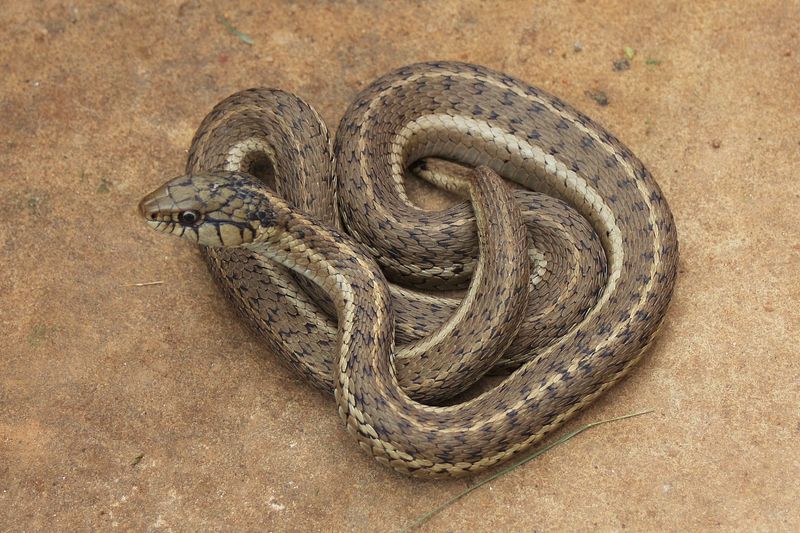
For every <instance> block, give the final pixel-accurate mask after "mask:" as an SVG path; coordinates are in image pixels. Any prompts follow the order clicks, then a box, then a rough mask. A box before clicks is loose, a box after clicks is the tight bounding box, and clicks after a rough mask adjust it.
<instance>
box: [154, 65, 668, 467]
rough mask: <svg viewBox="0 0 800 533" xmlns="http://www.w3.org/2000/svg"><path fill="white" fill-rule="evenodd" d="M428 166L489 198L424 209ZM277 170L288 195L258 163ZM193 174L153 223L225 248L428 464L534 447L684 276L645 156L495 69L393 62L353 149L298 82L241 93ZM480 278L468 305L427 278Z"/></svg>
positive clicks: (287, 336) (248, 294)
mask: <svg viewBox="0 0 800 533" xmlns="http://www.w3.org/2000/svg"><path fill="white" fill-rule="evenodd" d="M430 157H436V158H444V159H445V160H453V161H457V162H460V163H463V164H466V165H469V166H472V167H477V170H467V169H465V168H463V167H460V166H456V165H454V164H453V163H448V162H446V161H440V160H439V159H428V158H430ZM415 162H417V163H416V165H417V171H418V172H419V173H420V175H422V176H423V177H425V178H426V179H430V180H432V181H435V182H439V183H440V184H444V185H445V186H448V187H452V188H453V189H455V190H457V191H459V192H460V193H461V194H462V195H464V196H468V197H469V198H470V202H463V203H458V204H457V205H454V206H452V207H450V208H447V209H444V210H441V211H435V212H431V211H425V210H422V209H419V208H417V207H416V206H414V205H413V204H412V202H411V201H410V200H409V198H408V197H407V195H406V192H405V187H404V171H405V170H406V169H407V168H408V167H409V166H410V165H412V164H415ZM264 168H268V169H269V170H270V172H268V173H269V174H272V175H273V176H274V186H275V189H276V191H277V194H276V193H274V192H273V191H272V190H271V189H269V188H267V187H266V186H265V185H264V184H263V182H262V181H259V180H258V179H256V178H254V177H252V176H251V175H249V174H248V172H251V171H252V172H256V171H257V170H261V169H264ZM459 169H461V170H459ZM186 172H187V175H186V176H183V177H180V178H176V179H174V180H171V181H170V182H168V183H167V184H166V185H164V186H162V187H160V188H159V189H157V190H155V191H153V192H152V193H151V194H149V195H148V196H147V197H145V198H144V199H143V200H142V202H141V203H140V211H141V212H142V215H143V216H144V217H145V219H146V220H147V221H148V224H149V225H151V226H152V227H154V228H155V229H158V230H159V231H162V232H168V233H175V234H179V235H182V236H184V237H186V238H189V239H190V240H193V241H195V242H198V243H200V244H201V245H203V246H204V247H206V248H205V251H206V256H207V258H208V263H209V266H210V268H211V270H212V272H213V273H214V275H215V277H216V278H217V279H218V280H219V281H220V283H221V285H222V287H223V288H224V289H225V292H226V294H227V295H228V296H229V297H230V298H231V299H232V300H233V301H234V303H235V305H236V306H237V307H238V308H239V310H240V311H241V312H242V313H243V314H244V315H245V316H246V317H247V318H248V320H249V321H250V322H251V324H253V325H254V326H255V327H256V329H258V330H259V331H260V332H261V333H262V334H263V335H264V337H265V338H266V339H267V340H268V342H269V344H270V345H271V346H272V348H273V349H274V350H275V351H277V352H279V353H281V354H282V355H284V356H285V357H286V358H287V359H288V360H289V361H290V362H291V363H292V364H293V365H294V366H295V367H296V368H297V369H298V370H300V371H301V372H302V373H303V374H305V375H306V376H307V377H309V378H310V379H311V380H312V381H313V382H315V383H316V384H317V385H319V386H321V387H325V388H328V389H333V390H334V391H335V395H336V399H337V404H338V408H339V413H340V415H341V416H342V418H343V419H344V420H345V422H346V425H347V428H348V430H349V431H350V432H351V433H352V434H353V435H355V437H356V438H357V440H358V441H359V443H360V445H361V447H362V448H364V449H365V450H367V451H368V452H369V453H371V454H372V455H373V456H375V458H376V459H378V460H379V461H381V462H384V463H387V464H389V465H390V466H392V467H393V468H395V469H396V470H398V471H402V472H405V473H409V474H412V475H417V476H445V475H453V476H455V475H463V474H467V473H471V472H476V471H479V470H481V469H483V468H486V467H489V466H491V465H494V464H496V463H498V462H500V461H503V460H505V459H507V458H509V457H511V456H512V455H514V454H515V453H518V452H520V451H522V450H524V449H526V448H528V447H529V446H531V445H532V444H533V443H535V442H536V441H538V440H539V439H541V438H542V437H543V436H544V435H545V434H546V433H547V432H549V431H550V430H552V429H554V428H555V427H557V426H558V425H559V424H561V423H562V422H563V421H564V420H566V419H567V418H568V417H569V416H571V415H572V414H574V413H575V412H576V411H577V410H579V409H580V408H581V407H583V406H585V405H587V404H588V403H589V402H591V401H592V400H593V399H594V398H596V397H597V396H598V395H600V394H601V393H602V392H603V391H604V390H606V389H607V388H608V387H610V386H611V385H612V384H614V383H615V382H616V381H618V380H619V379H620V378H621V377H622V376H623V375H624V374H625V373H626V372H627V371H628V370H629V369H630V368H631V367H632V366H633V365H634V364H635V363H636V362H637V361H638V360H639V359H640V357H641V355H642V352H643V350H644V349H645V348H646V347H647V345H648V344H649V343H650V341H651V340H652V338H653V336H654V335H655V333H656V331H657V329H658V327H659V325H660V324H661V322H662V320H663V317H664V314H665V312H666V308H667V306H668V303H669V300H670V297H671V294H672V289H673V285H674V280H675V275H676V266H677V258H678V247H677V236H676V231H675V228H674V223H673V219H672V215H671V213H670V210H669V207H668V205H667V202H666V200H665V199H664V197H663V196H662V194H661V191H660V189H659V187H658V185H657V184H656V183H655V181H654V180H653V178H652V176H651V175H650V173H649V172H648V171H647V170H646V169H645V167H644V166H643V165H642V163H641V162H640V161H639V160H638V159H637V158H636V157H635V156H634V155H633V154H632V153H631V152H630V151H629V150H628V149H627V148H626V147H625V146H623V145H622V144H621V143H620V142H619V141H618V140H617V139H616V138H615V137H614V136H612V135H611V134H610V133H608V132H607V131H606V130H605V129H603V128H602V127H601V126H599V125H598V124H596V123H595V122H593V121H592V120H591V119H589V118H588V117H586V116H585V115H583V114H582V113H580V112H578V111H576V110H574V109H573V108H571V107H570V106H568V105H567V104H565V103H564V102H562V101H561V100H559V99H558V98H556V97H554V96H551V95H549V94H547V93H545V92H544V91H541V90H539V89H537V88H534V87H531V86H529V85H527V84H525V83H523V82H521V81H519V80H516V79H515V78H512V77H510V76H507V75H505V74H502V73H498V72H494V71H491V70H489V69H486V68H483V67H479V66H475V65H469V64H464V63H453V62H437V63H421V64H416V65H411V66H407V67H403V68H400V69H397V70H395V71H393V72H391V73H389V74H387V75H385V76H383V77H381V78H380V79H378V80H377V81H375V82H374V83H372V84H371V85H370V86H369V87H367V88H366V89H365V90H364V91H362V92H361V94H360V95H359V96H357V98H356V99H355V101H354V102H353V103H352V104H351V106H350V108H349V109H348V111H347V112H346V113H345V115H344V117H343V118H342V120H341V123H340V125H339V128H338V131H337V135H336V143H335V147H334V149H333V151H331V149H330V141H329V136H328V132H327V129H326V128H325V125H324V124H323V123H322V121H321V120H320V119H319V117H318V115H317V114H316V113H315V112H314V111H313V109H311V108H310V107H309V106H308V105H307V104H305V103H304V102H303V101H302V100H300V99H299V98H297V97H296V96H293V95H291V94H288V93H285V92H283V91H279V90H274V89H251V90H248V91H242V92H240V93H237V94H235V95H233V96H231V97H229V98H227V99H225V100H223V101H222V102H221V103H220V104H218V105H217V106H216V107H215V108H214V110H212V112H211V113H210V114H209V115H208V116H207V117H206V118H205V119H204V121H203V122H202V124H201V126H200V128H199V129H198V132H197V134H196V135H195V138H194V140H193V142H192V147H191V149H190V154H189V160H188V162H187V168H186ZM256 173H258V172H256ZM497 175H499V176H502V177H503V178H506V179H507V180H510V181H511V182H515V183H516V184H518V185H519V186H521V187H522V188H524V189H526V190H522V191H520V190H511V189H510V188H509V187H508V186H507V185H505V184H504V183H503V182H502V181H501V180H500V179H499V178H498V177H497ZM337 182H338V183H337ZM531 191H535V192H531ZM335 206H338V211H337V208H336V207H335ZM338 215H340V216H341V221H340V217H339V216H338ZM526 226H527V229H528V239H526V238H525V235H524V234H525V231H524V229H523V228H525V227H526ZM342 227H344V228H345V229H346V232H347V234H348V235H349V236H348V235H346V234H344V233H343V231H342ZM476 228H477V229H476ZM528 241H530V243H531V246H530V249H528V246H527V245H528ZM478 249H480V254H478ZM529 257H530V259H531V265H530V266H529V265H528V264H527V263H528V258H529ZM554 263H556V264H560V265H562V267H560V268H553V264H554ZM290 271H291V273H294V276H293V275H292V274H291V273H290ZM387 278H388V280H389V281H391V282H397V283H402V284H405V285H407V286H411V287H412V289H409V288H399V287H395V286H394V285H391V286H390V285H389V284H388V283H387V281H386V280H387ZM470 279H471V280H472V281H469V280H470ZM306 280H311V281H312V282H313V286H312V285H311V284H309V283H307V281H306ZM529 281H530V287H529V286H528V282H529ZM466 283H469V286H468V289H467V291H466V293H465V296H464V299H463V301H462V302H461V303H460V304H459V303H458V301H457V300H454V299H448V298H441V297H437V296H431V295H430V294H428V293H420V292H418V291H417V290H416V289H431V288H435V289H438V288H454V287H455V288H458V287H463V286H464V285H465V284H466ZM526 304H527V310H526ZM330 312H333V313H335V315H336V316H337V317H338V325H337V320H336V318H334V317H332V316H330ZM395 315H396V318H397V327H396V330H397V331H395V319H394V318H395ZM395 335H397V339H398V340H401V341H402V342H403V345H402V346H398V347H397V348H396V347H395ZM543 339H544V340H543ZM395 352H396V353H395ZM498 361H499V363H500V364H502V365H505V366H508V367H510V368H516V369H515V370H513V372H512V373H511V374H510V375H509V376H508V377H507V378H505V379H504V380H503V382H502V383H501V384H500V385H498V386H497V387H495V388H493V389H491V390H489V391H487V392H484V393H483V394H481V395H479V396H477V397H475V398H472V399H470V400H467V401H465V402H461V403H456V404H453V405H439V406H434V405H430V404H429V403H422V402H427V401H429V400H431V401H438V400H441V399H443V398H447V397H449V396H452V395H453V394H455V393H457V392H460V391H461V390H463V388H464V387H465V386H468V385H469V384H471V383H473V382H474V381H475V380H476V379H477V377H479V376H480V375H481V374H482V373H483V372H485V371H486V370H488V368H490V367H491V366H492V365H494V364H495V363H496V362H498ZM476 376H477V377H476Z"/></svg>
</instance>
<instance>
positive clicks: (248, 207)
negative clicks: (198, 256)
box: [139, 172, 276, 246]
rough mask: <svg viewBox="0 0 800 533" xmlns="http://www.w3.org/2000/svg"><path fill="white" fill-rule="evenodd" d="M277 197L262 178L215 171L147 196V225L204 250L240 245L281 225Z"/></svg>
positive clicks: (144, 201)
mask: <svg viewBox="0 0 800 533" xmlns="http://www.w3.org/2000/svg"><path fill="white" fill-rule="evenodd" d="M270 196H271V194H270V193H269V191H268V189H266V187H265V186H264V185H262V184H261V183H260V182H259V181H258V180H257V179H256V178H254V177H252V176H249V175H247V174H243V173H239V172H210V173H206V174H197V175H189V176H181V177H179V178H175V179H173V180H170V181H169V182H167V183H166V184H164V185H162V186H161V187H159V188H158V189H156V190H155V191H153V192H151V193H150V194H148V195H147V196H145V197H144V198H143V199H142V201H141V202H140V203H139V213H141V215H142V217H144V219H145V221H146V222H147V224H148V225H149V226H150V227H151V228H153V229H155V230H156V231H160V232H162V233H172V234H174V235H178V236H181V237H184V238H186V239H189V240H191V241H193V242H196V243H198V244H202V245H204V246H239V245H242V244H247V243H250V242H252V241H253V240H254V239H255V238H256V237H257V236H258V234H259V233H262V232H264V231H266V230H269V229H270V228H271V227H272V226H274V225H275V218H276V217H275V209H274V206H273V204H272V203H271V202H270V201H269V198H268V197H270Z"/></svg>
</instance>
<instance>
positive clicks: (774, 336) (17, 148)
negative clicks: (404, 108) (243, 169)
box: [0, 0, 800, 531]
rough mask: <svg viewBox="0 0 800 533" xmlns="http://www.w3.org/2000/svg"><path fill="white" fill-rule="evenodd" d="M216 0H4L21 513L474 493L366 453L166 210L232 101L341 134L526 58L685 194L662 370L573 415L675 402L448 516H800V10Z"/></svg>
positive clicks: (195, 509) (0, 461) (245, 516)
mask: <svg viewBox="0 0 800 533" xmlns="http://www.w3.org/2000/svg"><path fill="white" fill-rule="evenodd" d="M211 4H212V3H211V2H199V1H191V0H190V1H184V2H180V1H173V2H165V3H164V4H163V7H162V9H161V10H159V11H155V10H153V9H152V6H154V5H155V4H152V3H150V2H141V3H139V4H137V3H136V2H131V1H121V2H111V1H104V2H57V1H40V2H9V3H8V4H7V5H4V7H3V9H2V10H0V69H1V71H2V78H1V79H0V98H1V100H0V117H1V118H2V120H1V121H0V168H2V172H0V184H1V185H2V191H1V192H2V194H0V246H1V247H2V248H0V260H1V261H2V267H3V275H2V279H0V334H1V335H2V338H3V349H2V358H0V530H9V531H10V530H28V531H32V530H43V529H48V530H52V529H61V530H76V529H82V530H85V529H108V528H111V527H115V526H116V527H119V528H122V529H126V530H157V529H165V530H190V531H191V530H208V529H215V530H222V529H227V530H272V531H286V530H312V529H318V530H355V531H367V530H396V529H400V528H401V527H403V526H404V525H406V524H408V523H409V521H410V520H412V519H413V518H415V517H416V516H418V515H419V514H421V513H423V512H425V511H427V510H429V509H431V508H432V507H434V506H435V505H436V504H438V503H441V502H442V501H443V500H445V499H447V498H448V497H449V496H450V495H453V494H455V493H456V492H458V491H460V490H462V489H464V488H465V487H467V486H469V485H470V483H472V482H473V481H469V480H457V481H448V482H441V481H438V482H421V481H417V480H412V479H407V478H404V477H401V476H399V475H396V474H394V473H393V472H391V471H389V470H387V469H386V468H384V467H381V466H380V465H378V464H377V463H375V462H374V461H372V460H371V459H369V458H368V457H367V456H366V455H364V454H363V453H362V452H361V451H360V450H359V449H358V447H357V446H355V445H354V443H353V442H352V441H351V439H350V437H349V436H348V435H347V434H346V432H345V431H344V430H343V428H342V427H341V424H340V421H339V419H338V417H337V416H336V413H335V409H334V406H333V402H332V400H331V399H330V398H329V397H327V396H325V395H323V394H321V393H319V392H317V391H315V390H313V389H311V388H310V387H309V386H308V385H307V384H305V383H304V382H302V381H301V380H300V379H298V378H297V377H296V376H295V375H294V374H293V373H291V372H290V371H289V370H287V369H286V368H285V367H284V366H282V365H281V364H280V363H279V362H278V361H277V359H276V358H275V357H273V356H272V355H271V354H270V353H267V351H266V350H265V348H264V347H263V346H262V345H261V343H260V342H259V339H258V338H257V337H256V336H255V335H254V334H252V333H251V332H250V331H249V330H248V329H247V328H246V327H245V326H244V325H242V324H241V323H240V321H239V320H237V318H236V317H235V316H234V315H233V314H232V312H231V308H230V307H229V306H228V305H227V304H226V302H225V300H224V299H223V298H222V296H221V294H220V292H219V291H218V290H217V288H216V287H215V286H214V284H213V282H212V279H211V277H210V276H209V274H208V272H207V271H206V269H205V266H204V264H203V263H202V261H201V258H200V255H199V253H198V251H197V250H196V249H195V248H193V247H192V246H190V245H189V244H188V243H185V242H182V241H178V240H176V239H167V238H164V237H162V236H159V235H157V234H156V233H154V232H152V231H150V230H148V229H147V228H146V227H145V226H144V224H142V222H141V221H140V220H139V218H138V215H137V212H136V204H137V202H138V200H139V198H140V197H141V196H142V195H143V194H144V193H145V192H148V191H149V190H151V189H152V188H153V187H155V186H156V185H158V184H160V183H161V182H162V181H164V180H165V179H166V178H169V177H172V176H174V175H177V174H179V173H180V171H181V169H182V167H183V164H184V161H185V158H186V150H187V148H188V145H189V141H190V139H191V137H192V134H193V132H194V130H195V128H196V127H197V125H198V124H199V122H200V120H201V119H202V117H203V116H204V115H205V113H206V112H208V111H209V110H210V109H211V107H212V106H213V105H214V104H215V103H216V102H217V101H219V100H220V99H221V98H223V97H225V96H227V95H228V94H230V93H232V92H234V91H237V90H239V89H243V88H246V87H251V86H259V85H266V86H276V87H281V88H283V89H287V90H291V91H294V92H296V93H297V94H299V95H301V96H302V97H303V98H305V99H306V100H308V101H309V102H310V103H311V104H312V105H314V106H315V107H316V108H317V109H318V110H319V111H320V113H321V114H322V116H323V117H324V118H325V120H326V121H327V123H328V124H329V125H330V126H331V128H332V129H333V128H335V125H336V123H337V121H338V119H339V118H340V117H341V114H342V113H343V112H344V110H345V109H346V107H347V105H348V103H349V102H350V100H351V99H352V98H353V97H354V95H355V94H356V92H357V91H358V90H359V89H360V88H362V87H363V86H364V85H365V84H367V83H369V82H370V81H371V80H373V79H375V78H376V77H377V76H378V75H380V74H382V73H384V72H386V71H388V70H390V69H392V68H394V67H397V66H400V65H403V64H406V63H411V62H415V61H420V60H426V59H456V60H466V61H470V62H474V63H479V64H483V65H486V66H489V67H492V68H495V69H499V70H502V71H505V72H508V73H510V74H513V75H515V76H517V77H519V78H522V79H524V80H526V81H529V82H530V83H532V84H534V85H538V86H541V87H542V88H544V89H546V90H548V91H550V92H552V93H555V94H556V95H558V96H560V97H562V98H563V99H564V100H566V101H568V102H570V103H572V104H573V105H574V106H576V107H577V108H579V109H581V110H582V111H584V112H586V113H587V114H589V115H590V116H592V117H594V118H596V119H597V120H599V121H600V122H601V123H603V124H604V125H605V126H606V127H608V128H609V129H610V130H611V131H613V132H614V133H615V134H616V135H617V136H619V137H620V138H621V139H622V140H623V142H625V143H626V144H627V145H628V146H629V147H630V148H631V149H632V150H633V151H634V152H635V153H636V154H637V155H638V156H639V157H640V158H641V159H642V160H643V161H644V162H645V164H647V165H648V167H649V168H650V170H651V171H652V173H653V174H654V176H655V177H656V179H657V180H658V181H659V183H660V185H661V187H662V189H663V190H664V194H665V196H666V197H667V199H668V200H669V202H670V204H671V206H672V209H673V211H674V214H675V217H676V220H677V227H678V231H679V238H680V246H681V269H680V275H679V279H678V284H677V289H676V292H675V297H674V302H673V305H672V307H671V309H670V311H669V314H668V316H667V319H666V323H665V325H664V327H663V329H662V331H661V335H660V337H659V340H658V341H657V343H656V344H655V346H654V347H653V349H652V350H650V352H649V354H648V356H647V357H646V359H645V360H644V361H643V362H642V363H641V365H640V366H639V367H638V368H637V369H636V370H634V372H633V373H632V375H630V377H629V378H628V379H626V380H625V381H624V382H623V383H622V384H621V385H619V386H617V387H615V388H614V389H613V390H612V391H611V392H610V393H609V394H607V395H606V396H604V397H603V398H602V399H601V400H600V401H598V402H597V403H596V404H594V405H593V406H592V407H590V408H589V409H587V410H586V411H585V412H583V413H582V414H581V415H580V416H579V417H578V418H577V419H575V420H573V421H572V422H570V423H569V424H568V425H567V427H565V428H563V429H562V430H561V431H560V432H559V433H560V434H563V433H565V432H567V431H569V430H571V429H576V428H578V427H579V426H581V425H583V424H585V423H587V422H591V421H594V420H598V419H602V418H607V417H610V416H615V415H620V414H625V413H629V412H633V411H638V410H642V409H653V410H654V413H652V414H650V415H648V416H642V417H639V418H635V419H631V420H627V421H624V422H619V423H616V424H611V425H605V426H602V427H600V428H597V429H594V430H593V431H591V432H587V433H584V434H582V435H581V436H580V437H578V438H576V439H574V440H572V441H570V442H569V443H567V444H565V445H562V446H560V447H558V448H555V449H554V450H552V451H550V452H549V453H547V454H546V455H545V456H543V457H542V458H540V459H538V460H536V461H534V462H532V463H529V464H527V465H526V466H524V467H522V468H520V469H517V470H516V471H514V472H513V473H511V474H509V475H507V476H505V477H503V478H501V479H499V480H497V481H495V482H493V483H492V484H491V485H490V486H488V487H484V488H482V489H480V490H478V491H476V492H474V493H472V494H470V495H469V496H468V497H466V498H465V499H463V500H461V501H460V502H458V503H456V504H455V505H453V506H452V507H450V508H449V509H447V510H446V511H444V512H443V513H441V514H440V515H438V516H436V517H435V518H433V519H432V520H431V521H430V522H429V523H428V524H427V525H426V526H425V529H426V530H429V531H459V530H478V531H495V530H525V531H552V530H567V531H573V530H578V531H580V530H603V531H609V530H623V529H628V530H637V531H639V530H676V531H677V530H681V531H682V530H686V529H689V530H709V529H724V530H747V531H751V530H764V531H766V530H770V531H790V530H797V529H800V506H798V504H797V502H798V500H800V482H798V479H800V446H798V440H800V361H799V360H798V339H799V338H800V335H798V329H800V328H798V325H800V311H798V309H800V221H799V220H798V213H799V212H800V192H798V191H799V190H800V188H799V187H798V170H800V36H798V31H800V30H798V28H800V3H798V2H797V1H785V0H784V1H775V2H762V1H752V2H724V3H719V2H712V1H704V2H679V1H667V2H630V1H626V2H622V1H609V2H589V1H580V0H575V1H568V2H549V3H539V2H529V1H519V2H499V1H498V2H491V1H468V2H463V3H457V2H449V3H444V2H442V3H432V2H431V3H429V2H406V3H397V2H385V3H380V2H377V3H376V2H358V1H354V2H324V1H319V2H303V1H297V2H288V1H287V2H263V4H264V5H261V6H259V5H257V3H256V2H250V3H247V2H231V3H229V5H228V7H227V11H225V12H224V13H223V12H220V11H215V10H214V8H212V7H211ZM223 14H224V15H225V16H227V21H228V22H227V23H223V21H222V19H221V18H220V17H222V16H223ZM226 24H227V25H226ZM231 28H238V30H239V31H240V32H242V33H241V34H236V33H235V32H234V31H232V30H231ZM248 38H249V40H250V41H251V43H252V44H248V43H247V42H245V41H246V40H248ZM625 60H627V62H626V61H625ZM615 63H616V66H615ZM603 96H605V99H606V100H604V98H603ZM602 103H606V105H601V104H602ZM155 281H162V282H163V283H161V284H155V285H146V286H135V285H134V284H137V283H145V282H155Z"/></svg>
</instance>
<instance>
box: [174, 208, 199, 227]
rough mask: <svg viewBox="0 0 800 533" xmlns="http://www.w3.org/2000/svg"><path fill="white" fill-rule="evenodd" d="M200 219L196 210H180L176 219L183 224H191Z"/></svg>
mask: <svg viewBox="0 0 800 533" xmlns="http://www.w3.org/2000/svg"><path fill="white" fill-rule="evenodd" d="M198 220H200V213H198V212H197V211H181V214H180V215H178V221H179V222H180V223H181V224H183V225H184V226H191V225H193V224H195V223H196V222H197V221H198Z"/></svg>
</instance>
